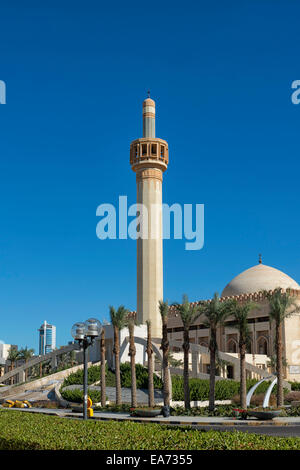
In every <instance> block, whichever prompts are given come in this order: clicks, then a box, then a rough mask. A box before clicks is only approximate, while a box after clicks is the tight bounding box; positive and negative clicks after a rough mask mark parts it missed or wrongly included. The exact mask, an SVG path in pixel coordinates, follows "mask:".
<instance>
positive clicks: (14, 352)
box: [7, 346, 20, 384]
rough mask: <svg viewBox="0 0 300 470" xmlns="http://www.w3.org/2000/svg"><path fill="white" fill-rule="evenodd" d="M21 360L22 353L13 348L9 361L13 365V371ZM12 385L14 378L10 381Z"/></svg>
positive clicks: (9, 353)
mask: <svg viewBox="0 0 300 470" xmlns="http://www.w3.org/2000/svg"><path fill="white" fill-rule="evenodd" d="M19 358H20V351H18V350H17V349H16V348H15V347H13V346H11V347H10V348H9V351H8V355H7V359H8V360H9V361H10V363H11V370H13V369H14V367H15V364H16V361H17V360H18V359H19ZM10 383H11V384H12V383H13V377H12V378H11V380H10Z"/></svg>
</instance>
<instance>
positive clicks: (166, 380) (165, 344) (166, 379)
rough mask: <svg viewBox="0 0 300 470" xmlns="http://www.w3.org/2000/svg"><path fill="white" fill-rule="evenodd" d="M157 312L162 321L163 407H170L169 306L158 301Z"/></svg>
mask: <svg viewBox="0 0 300 470" xmlns="http://www.w3.org/2000/svg"><path fill="white" fill-rule="evenodd" d="M159 312H160V315H161V319H162V340H161V346H160V349H161V350H162V353H163V360H162V378H163V395H164V406H170V374H169V354H170V345H169V340H168V329H167V326H168V313H169V305H168V302H164V301H163V300H160V301H159Z"/></svg>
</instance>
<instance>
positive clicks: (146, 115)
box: [130, 97, 169, 337]
mask: <svg viewBox="0 0 300 470" xmlns="http://www.w3.org/2000/svg"><path fill="white" fill-rule="evenodd" d="M168 163H169V149H168V143H167V142H166V141H165V140H162V139H158V138H157V137H155V101H153V100H152V99H151V98H150V97H148V98H147V99H146V100H145V101H144V102H143V137H142V138H140V139H137V140H134V141H133V142H132V143H131V145H130V164H131V168H132V170H133V171H134V172H135V173H136V185H137V203H138V205H139V204H140V206H139V208H141V211H142V212H144V213H145V214H144V215H142V217H143V225H144V229H145V230H146V227H145V226H146V225H147V232H148V233H147V234H145V233H143V235H142V237H141V238H138V239H137V318H138V322H139V323H140V324H143V323H145V322H146V321H147V320H150V321H151V325H152V334H153V336H154V337H161V316H160V313H159V300H163V253H162V251H163V250H162V248H163V246H162V245H163V244H162V180H163V172H164V171H166V169H167V167H168ZM139 211H140V209H139ZM140 215H141V212H140ZM145 215H148V217H147V220H144V217H145Z"/></svg>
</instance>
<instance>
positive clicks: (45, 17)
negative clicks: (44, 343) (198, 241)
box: [0, 0, 300, 350]
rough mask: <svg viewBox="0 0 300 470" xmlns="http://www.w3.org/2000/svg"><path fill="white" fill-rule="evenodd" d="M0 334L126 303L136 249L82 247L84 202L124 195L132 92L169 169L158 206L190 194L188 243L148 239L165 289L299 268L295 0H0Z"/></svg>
mask: <svg viewBox="0 0 300 470" xmlns="http://www.w3.org/2000/svg"><path fill="white" fill-rule="evenodd" d="M0 10H1V11H0V80H4V81H5V82H6V85H7V104H6V105H0V198H1V204H0V223H1V230H0V293H1V294H0V319H1V321H0V339H1V340H3V341H5V342H7V343H14V344H18V345H19V346H25V345H28V346H29V347H34V348H35V349H36V350H37V348H38V333H37V329H38V328H39V326H40V325H41V323H42V322H43V321H44V320H47V321H48V322H50V323H53V324H55V325H56V326H57V343H58V345H62V344H65V343H66V342H67V341H68V340H70V328H71V326H72V324H73V323H74V322H75V321H79V320H85V319H86V318H88V317H90V316H97V317H98V318H99V319H103V318H105V317H107V316H108V306H109V305H110V304H113V305H115V306H118V305H120V304H125V305H126V306H127V307H128V308H130V309H135V306H136V243H135V241H133V240H117V241H116V240H108V241H100V240H99V239H98V238H97V237H96V224H97V222H98V219H97V217H96V208H97V206H98V205H99V204H101V203H112V204H116V203H117V201H118V197H119V195H127V196H128V202H129V203H130V204H132V203H134V202H135V198H136V187H135V175H134V173H133V172H132V171H131V169H130V165H129V145H130V142H131V140H133V139H135V138H138V137H140V136H141V135H142V121H141V107H142V101H143V99H144V98H145V97H146V91H147V90H148V88H150V90H151V96H152V97H153V98H154V99H155V100H156V103H157V136H158V137H161V138H163V139H166V140H167V141H168V143H169V149H170V164H169V168H168V171H167V172H166V173H165V175H164V186H163V198H164V202H166V203H169V204H172V203H174V202H177V203H181V204H184V203H193V204H196V203H198V204H200V203H201V204H205V245H204V248H203V249H202V250H200V251H186V250H185V249H184V241H181V240H170V241H165V242H164V292H165V297H166V298H167V299H169V300H170V301H178V300H180V299H181V296H182V294H183V293H187V294H188V296H189V298H190V299H191V300H199V299H201V298H208V297H210V296H211V295H212V294H213V293H214V292H215V291H219V292H221V291H222V289H223V287H224V286H225V285H226V284H227V282H229V281H230V280H231V279H232V278H233V277H234V276H235V275H237V274H238V273H240V272H241V271H243V270H244V269H247V268H249V267H250V266H253V265H255V264H257V261H258V254H259V253H262V254H263V262H264V263H265V264H269V265H271V266H274V267H277V268H278V269H281V270H283V271H285V272H286V273H287V274H289V275H290V276H291V277H293V278H294V279H296V280H297V281H299V280H300V263H299V248H300V246H299V231H300V220H299V202H300V201H299V199H300V198H299V189H298V188H299V169H300V165H299V135H300V134H299V128H300V127H299V126H300V105H298V106H296V105H293V104H292V102H291V93H292V90H291V83H292V81H293V80H296V79H300V63H299V60H298V59H299V51H298V45H299V39H300V38H299V36H300V28H299V17H300V16H299V14H300V5H299V4H298V5H297V4H296V3H295V2H292V1H283V0H281V1H280V0H278V1H276V2H274V1H273V0H261V1H259V2H258V1H257V2H256V1H238V0H236V1H227V2H224V1H221V0H219V1H215V2H201V1H200V2H196V1H193V2H191V1H186V2H179V1H175V0H173V1H172V2H171V1H164V2H157V1H153V2H151V3H147V2H140V1H139V2H130V1H129V2H121V1H117V2H101V1H100V2H99V1H91V0H86V1H85V2H79V1H76V0H74V1H72V2H68V1H66V0H60V1H57V0H52V1H51V2H50V1H48V0H45V1H44V2H37V1H30V0H29V1H27V2H26V3H25V2H23V1H13V0H11V1H5V0H4V1H2V2H1V7H0Z"/></svg>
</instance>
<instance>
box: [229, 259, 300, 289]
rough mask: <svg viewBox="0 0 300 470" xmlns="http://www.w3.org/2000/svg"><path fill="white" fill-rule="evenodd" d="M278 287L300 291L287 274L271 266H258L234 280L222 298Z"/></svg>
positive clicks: (299, 287)
mask: <svg viewBox="0 0 300 470" xmlns="http://www.w3.org/2000/svg"><path fill="white" fill-rule="evenodd" d="M276 287H282V288H283V289H287V288H292V289H299V290H300V286H299V284H297V282H296V281H294V279H292V278H291V277H289V276H288V275H287V274H284V273H283V272H282V271H279V270H278V269H275V268H271V266H266V265H264V264H257V265H256V266H253V267H252V268H249V269H246V271H243V272H242V273H241V274H239V275H238V276H236V277H235V278H234V279H232V281H231V282H229V284H227V286H226V287H225V289H224V290H223V292H222V297H229V296H231V295H241V294H251V293H253V292H258V291H260V290H273V289H276Z"/></svg>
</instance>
